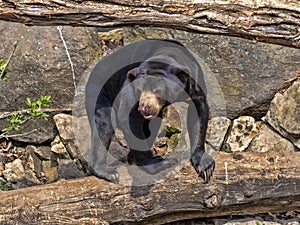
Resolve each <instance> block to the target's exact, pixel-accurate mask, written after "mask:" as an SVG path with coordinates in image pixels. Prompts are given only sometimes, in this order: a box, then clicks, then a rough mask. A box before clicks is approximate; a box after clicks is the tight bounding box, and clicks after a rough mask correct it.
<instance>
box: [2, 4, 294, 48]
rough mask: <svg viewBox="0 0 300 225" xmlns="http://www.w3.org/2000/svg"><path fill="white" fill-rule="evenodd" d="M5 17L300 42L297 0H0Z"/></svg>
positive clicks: (31, 21)
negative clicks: (130, 26)
mask: <svg viewBox="0 0 300 225" xmlns="http://www.w3.org/2000/svg"><path fill="white" fill-rule="evenodd" d="M0 7H1V8H0V20H7V21H14V22H21V23H25V24H28V25H72V26H97V27H116V26H128V25H142V26H159V27H170V28H176V29H182V30H187V31H193V32H200V33H210V34H223V35H231V36H238V37H243V38H248V39H253V40H256V41H263V42H270V43H276V44H281V45H287V46H291V47H297V48H299V47H300V2H299V1H298V0H290V1H283V0H274V1H273V0H272V1H267V0H257V1H238V2H237V1H236V0H214V1H210V0H189V1H180V0H166V1H158V0H139V1H129V0H107V1H96V0H90V1H83V0H66V1H61V0H51V1H44V0H27V1H19V0H0Z"/></svg>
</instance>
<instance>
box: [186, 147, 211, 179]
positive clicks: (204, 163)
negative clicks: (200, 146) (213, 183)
mask: <svg viewBox="0 0 300 225" xmlns="http://www.w3.org/2000/svg"><path fill="white" fill-rule="evenodd" d="M191 163H192V165H193V167H194V168H195V170H196V172H197V173H198V174H199V177H201V178H202V179H203V180H204V183H207V182H208V181H209V180H210V178H211V176H212V174H213V172H214V169H215V160H214V159H213V158H212V157H211V156H210V155H209V154H207V153H206V152H204V153H203V154H202V155H201V154H199V153H195V154H193V155H192V157H191Z"/></svg>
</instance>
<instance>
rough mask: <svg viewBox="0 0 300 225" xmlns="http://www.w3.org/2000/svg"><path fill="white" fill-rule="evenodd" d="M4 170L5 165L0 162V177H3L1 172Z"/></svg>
mask: <svg viewBox="0 0 300 225" xmlns="http://www.w3.org/2000/svg"><path fill="white" fill-rule="evenodd" d="M4 169H5V165H4V163H3V162H1V161H0V177H2V176H3V171H4Z"/></svg>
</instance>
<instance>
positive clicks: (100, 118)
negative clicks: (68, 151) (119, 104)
mask: <svg viewBox="0 0 300 225" xmlns="http://www.w3.org/2000/svg"><path fill="white" fill-rule="evenodd" d="M111 112H112V108H111V107H99V108H98V109H97V110H96V111H95V127H96V131H93V133H92V143H91V144H92V146H91V164H90V165H91V169H92V171H93V173H94V175H95V176H97V177H98V178H103V179H105V180H108V181H111V182H114V183H118V182H119V174H118V172H117V171H116V169H115V168H112V167H110V166H108V165H107V163H106V155H107V151H108V148H109V145H110V142H111V139H112V136H113V134H114V130H113V127H112V124H111ZM93 130H95V129H93Z"/></svg>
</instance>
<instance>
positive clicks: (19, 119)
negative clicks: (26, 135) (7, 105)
mask: <svg viewBox="0 0 300 225" xmlns="http://www.w3.org/2000/svg"><path fill="white" fill-rule="evenodd" d="M50 102H51V96H50V95H45V96H43V95H42V96H41V97H40V98H39V99H38V100H37V101H32V100H31V99H30V98H27V99H26V105H27V106H28V107H29V108H28V109H26V110H25V113H26V114H27V115H26V114H25V115H23V114H21V113H16V114H13V115H12V116H11V117H10V118H8V119H6V123H7V127H6V128H4V129H2V132H4V133H5V134H7V133H9V132H11V131H13V130H15V131H17V130H19V129H20V126H21V124H22V123H24V122H25V121H27V120H29V119H32V118H34V117H39V116H41V117H43V118H44V119H45V120H48V117H49V115H48V114H47V113H45V112H43V111H42V108H43V107H47V106H49V104H50Z"/></svg>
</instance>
